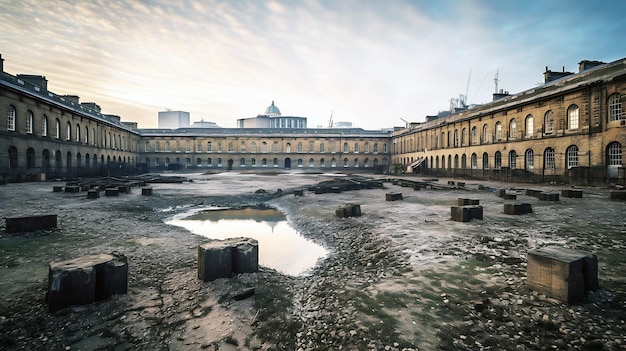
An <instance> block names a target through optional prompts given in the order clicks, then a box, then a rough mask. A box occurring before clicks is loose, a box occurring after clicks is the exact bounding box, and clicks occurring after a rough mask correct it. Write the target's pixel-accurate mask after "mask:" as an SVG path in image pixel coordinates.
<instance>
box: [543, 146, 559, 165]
mask: <svg viewBox="0 0 626 351" xmlns="http://www.w3.org/2000/svg"><path fill="white" fill-rule="evenodd" d="M543 159H544V165H543V168H545V169H555V168H556V161H555V159H554V149H553V148H551V147H549V148H547V149H546V150H545V151H544V153H543Z"/></svg>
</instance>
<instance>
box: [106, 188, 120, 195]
mask: <svg viewBox="0 0 626 351" xmlns="http://www.w3.org/2000/svg"><path fill="white" fill-rule="evenodd" d="M119 194H120V191H119V189H118V188H106V189H104V195H105V196H118V195H119Z"/></svg>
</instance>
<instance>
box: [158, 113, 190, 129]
mask: <svg viewBox="0 0 626 351" xmlns="http://www.w3.org/2000/svg"><path fill="white" fill-rule="evenodd" d="M185 127H189V112H185V111H163V112H159V129H176V128H185Z"/></svg>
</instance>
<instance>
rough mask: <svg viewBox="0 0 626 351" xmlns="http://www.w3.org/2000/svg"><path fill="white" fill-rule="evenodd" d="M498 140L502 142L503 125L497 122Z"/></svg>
mask: <svg viewBox="0 0 626 351" xmlns="http://www.w3.org/2000/svg"><path fill="white" fill-rule="evenodd" d="M496 140H497V141H498V140H502V123H500V122H496Z"/></svg>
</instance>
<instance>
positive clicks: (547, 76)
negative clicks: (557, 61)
mask: <svg viewBox="0 0 626 351" xmlns="http://www.w3.org/2000/svg"><path fill="white" fill-rule="evenodd" d="M572 74H574V73H573V72H565V66H563V72H553V71H551V70H549V69H548V66H546V71H545V72H544V73H543V78H544V80H545V83H548V82H552V81H554V80H557V79H561V78H563V77H567V76H569V75H572Z"/></svg>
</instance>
